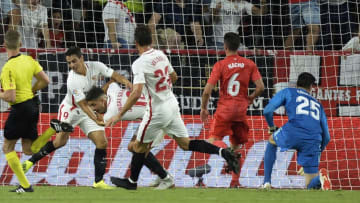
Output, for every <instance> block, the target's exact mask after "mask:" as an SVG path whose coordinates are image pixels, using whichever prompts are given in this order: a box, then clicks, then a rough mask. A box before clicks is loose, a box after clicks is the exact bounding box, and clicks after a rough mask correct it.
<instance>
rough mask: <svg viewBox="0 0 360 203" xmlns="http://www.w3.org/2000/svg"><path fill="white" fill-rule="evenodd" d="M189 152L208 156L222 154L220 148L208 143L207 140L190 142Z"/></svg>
mask: <svg viewBox="0 0 360 203" xmlns="http://www.w3.org/2000/svg"><path fill="white" fill-rule="evenodd" d="M189 150H190V151H195V152H202V153H207V154H220V153H219V151H220V148H219V147H217V146H215V145H213V144H210V143H208V142H206V141H205V140H190V142H189Z"/></svg>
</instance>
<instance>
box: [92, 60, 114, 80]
mask: <svg viewBox="0 0 360 203" xmlns="http://www.w3.org/2000/svg"><path fill="white" fill-rule="evenodd" d="M94 63H95V67H96V69H98V70H99V72H100V74H101V75H103V76H105V77H109V78H110V77H111V76H112V74H113V73H114V70H113V69H111V68H109V67H107V66H106V65H105V64H103V63H102V62H99V61H97V62H94Z"/></svg>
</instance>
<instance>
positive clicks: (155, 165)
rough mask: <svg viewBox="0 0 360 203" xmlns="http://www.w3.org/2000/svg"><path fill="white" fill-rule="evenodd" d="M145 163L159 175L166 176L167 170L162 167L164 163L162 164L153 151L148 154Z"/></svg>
mask: <svg viewBox="0 0 360 203" xmlns="http://www.w3.org/2000/svg"><path fill="white" fill-rule="evenodd" d="M144 165H145V166H146V167H148V168H149V169H150V170H151V171H152V172H154V173H155V174H156V175H158V176H159V177H160V178H161V179H164V178H166V176H167V172H166V171H165V169H164V168H163V167H162V165H161V164H160V162H159V161H158V160H157V158H156V157H155V156H154V154H153V153H151V152H149V154H148V155H147V156H146V158H145V160H144Z"/></svg>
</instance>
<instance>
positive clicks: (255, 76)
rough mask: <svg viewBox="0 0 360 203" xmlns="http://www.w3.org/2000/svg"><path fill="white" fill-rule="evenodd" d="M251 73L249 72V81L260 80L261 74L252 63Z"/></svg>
mask: <svg viewBox="0 0 360 203" xmlns="http://www.w3.org/2000/svg"><path fill="white" fill-rule="evenodd" d="M252 66H253V68H252V72H251V81H253V82H254V81H256V80H260V79H261V78H262V77H261V74H260V72H259V69H258V68H257V66H256V64H255V63H254V62H252Z"/></svg>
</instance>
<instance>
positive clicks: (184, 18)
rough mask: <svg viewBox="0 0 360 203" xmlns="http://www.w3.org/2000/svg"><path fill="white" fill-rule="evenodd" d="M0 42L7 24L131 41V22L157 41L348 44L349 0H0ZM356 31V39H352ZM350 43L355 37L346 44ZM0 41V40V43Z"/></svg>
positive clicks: (88, 42) (130, 44)
mask: <svg viewBox="0 0 360 203" xmlns="http://www.w3.org/2000/svg"><path fill="white" fill-rule="evenodd" d="M0 4H1V5H0V44H1V45H2V41H3V36H4V33H5V31H6V30H7V29H17V30H19V31H20V32H21V34H22V46H23V47H24V48H64V47H70V46H74V45H76V46H79V47H82V48H126V49H127V48H134V38H133V32H134V30H135V28H136V25H138V24H147V25H149V27H150V29H151V31H152V33H153V42H154V44H153V46H155V47H157V48H161V49H220V50H221V49H222V48H223V41H222V39H223V35H224V33H226V32H237V33H239V35H240V36H241V39H242V45H241V47H240V49H243V50H246V49H253V48H256V49H289V50H307V51H311V50H341V49H343V47H344V46H345V45H346V44H347V43H348V42H350V40H351V39H352V38H353V37H355V38H354V39H352V41H351V43H352V45H351V46H350V45H348V46H345V47H344V49H346V50H356V49H355V48H349V47H360V45H357V44H356V42H357V43H359V40H358V34H357V33H359V26H358V23H359V13H360V12H359V9H360V3H358V2H357V1H356V0H127V1H120V0H0ZM356 38H357V40H356ZM354 43H355V44H354ZM1 45H0V46H1Z"/></svg>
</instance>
